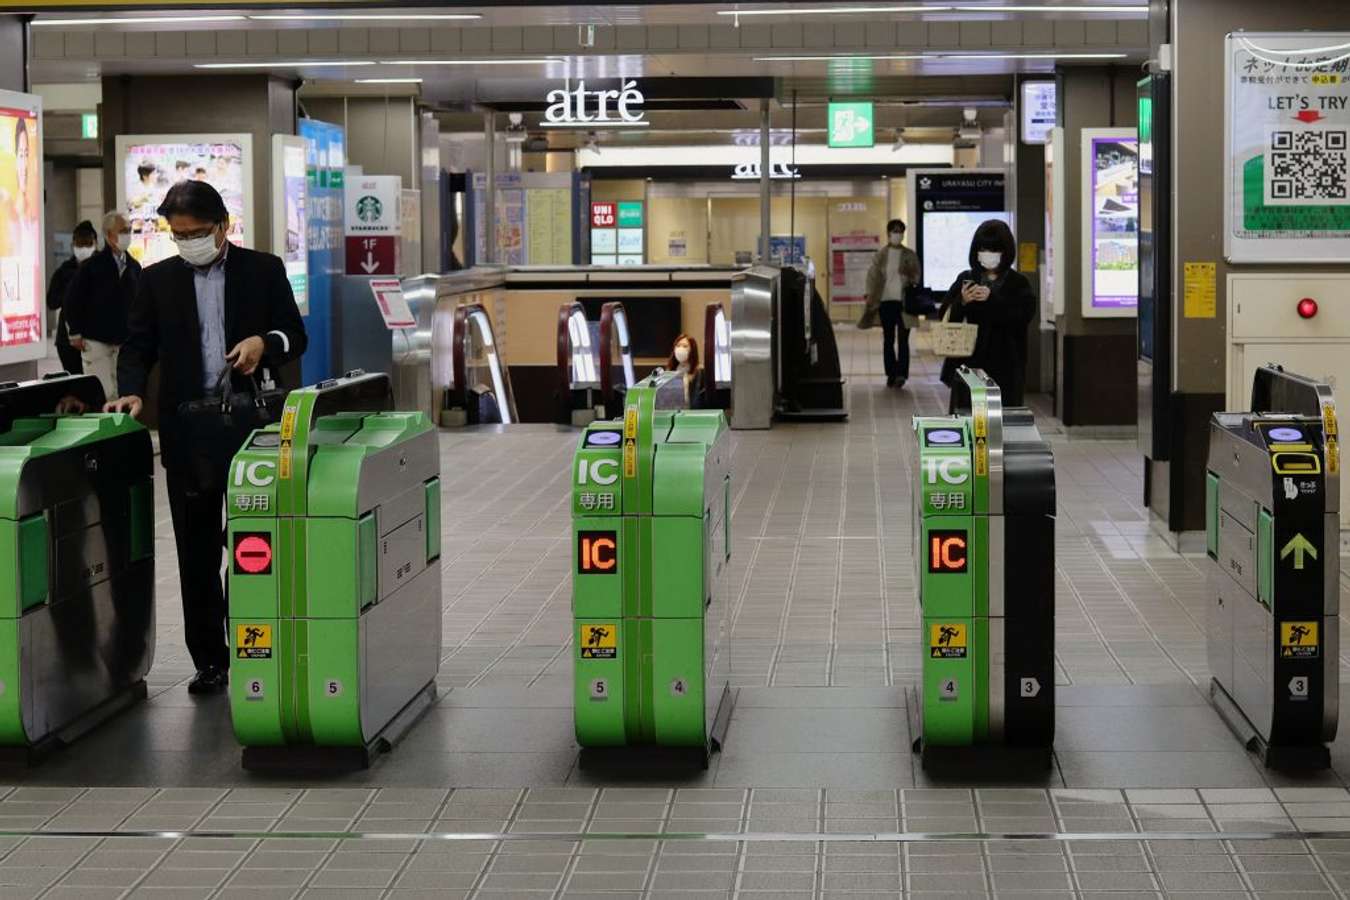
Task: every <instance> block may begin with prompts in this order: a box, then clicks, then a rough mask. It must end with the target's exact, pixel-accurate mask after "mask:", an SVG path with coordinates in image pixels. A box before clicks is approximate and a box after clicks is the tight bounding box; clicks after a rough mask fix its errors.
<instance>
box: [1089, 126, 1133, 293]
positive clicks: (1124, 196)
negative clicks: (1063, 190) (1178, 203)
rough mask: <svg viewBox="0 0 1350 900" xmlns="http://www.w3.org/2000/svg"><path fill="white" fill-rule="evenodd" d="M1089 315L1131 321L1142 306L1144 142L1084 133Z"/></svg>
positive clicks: (1113, 131)
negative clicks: (1141, 168) (1141, 177)
mask: <svg viewBox="0 0 1350 900" xmlns="http://www.w3.org/2000/svg"><path fill="white" fill-rule="evenodd" d="M1081 135H1082V137H1081V139H1082V153H1083V168H1082V171H1083V175H1084V178H1083V200H1082V203H1083V205H1082V222H1083V248H1084V250H1085V251H1086V252H1085V253H1084V257H1085V262H1086V263H1087V264H1086V265H1084V266H1083V290H1082V303H1083V315H1084V316H1085V317H1089V318H1093V317H1095V318H1109V317H1116V318H1121V317H1128V316H1133V315H1134V314H1135V310H1136V309H1137V307H1138V306H1139V137H1138V133H1137V132H1136V131H1135V129H1133V128H1084V129H1083V130H1082V132H1081Z"/></svg>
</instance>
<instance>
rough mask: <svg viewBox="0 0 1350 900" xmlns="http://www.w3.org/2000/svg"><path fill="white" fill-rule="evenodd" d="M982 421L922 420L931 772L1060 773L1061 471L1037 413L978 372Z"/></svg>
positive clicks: (916, 700) (973, 387) (920, 716)
mask: <svg viewBox="0 0 1350 900" xmlns="http://www.w3.org/2000/svg"><path fill="white" fill-rule="evenodd" d="M958 377H959V378H961V379H962V381H964V383H965V385H966V387H967V388H968V389H969V391H970V399H971V409H970V414H969V415H958V416H947V417H940V418H932V417H916V418H915V419H914V431H915V435H916V437H917V438H918V460H919V471H918V476H917V482H916V484H915V488H914V495H913V496H914V517H915V522H914V536H915V553H914V560H915V565H916V569H917V571H916V579H917V582H918V584H919V604H920V610H921V616H922V629H921V630H922V637H921V641H922V660H923V678H922V683H921V685H920V688H919V690H918V691H916V692H912V693H911V696H910V703H909V710H910V715H911V719H912V723H911V727H912V730H913V733H914V734H915V735H918V737H917V738H916V740H915V750H917V751H919V752H920V753H921V754H922V756H921V759H922V762H923V765H924V767H925V768H926V769H932V768H945V767H947V766H952V767H957V768H960V767H963V766H969V765H972V764H977V765H980V766H988V765H996V766H998V765H1006V766H1008V767H1009V768H1012V769H1023V768H1026V767H1031V766H1047V767H1048V766H1049V765H1050V762H1051V746H1052V743H1053V740H1054V733H1055V682H1054V657H1055V582H1054V574H1055V468H1054V456H1053V455H1052V453H1051V451H1050V447H1049V445H1048V444H1047V443H1046V442H1045V441H1044V440H1042V439H1041V436H1040V433H1039V432H1038V431H1037V429H1036V425H1035V421H1034V419H1033V417H1032V415H1031V412H1030V410H1027V409H1021V408H1009V409H1005V408H1004V407H1003V404H1002V399H1001V396H1000V392H999V389H998V386H997V385H996V384H995V383H994V382H993V380H992V379H990V378H989V377H988V376H986V375H985V374H984V373H983V372H981V371H978V370H971V369H967V368H964V367H962V368H961V369H960V370H959V371H958Z"/></svg>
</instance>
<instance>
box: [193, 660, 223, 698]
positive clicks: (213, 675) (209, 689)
mask: <svg viewBox="0 0 1350 900" xmlns="http://www.w3.org/2000/svg"><path fill="white" fill-rule="evenodd" d="M229 683H230V673H229V672H228V671H226V670H225V669H221V668H217V667H216V666H212V667H211V668H209V669H202V670H201V671H200V672H198V673H197V674H196V675H194V676H192V680H191V681H189V682H188V693H189V694H219V693H220V692H221V691H223V690H225V688H226V686H227V685H229Z"/></svg>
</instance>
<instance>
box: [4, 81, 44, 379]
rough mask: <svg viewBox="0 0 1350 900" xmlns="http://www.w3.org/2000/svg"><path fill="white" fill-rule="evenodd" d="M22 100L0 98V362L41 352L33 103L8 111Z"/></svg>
mask: <svg viewBox="0 0 1350 900" xmlns="http://www.w3.org/2000/svg"><path fill="white" fill-rule="evenodd" d="M26 99H28V98H27V96H26V95H23V94H11V93H7V92H0V362H9V361H11V359H13V360H14V361H17V360H18V359H33V358H35V357H40V356H41V355H43V354H42V352H41V351H42V350H43V349H45V347H44V340H45V336H44V335H43V333H42V329H43V314H42V312H43V309H44V306H43V301H44V299H45V291H44V285H43V269H44V262H45V261H44V259H43V237H42V143H41V135H40V133H39V131H40V129H39V122H40V117H39V114H38V111H37V110H38V105H37V100H36V98H32V101H33V106H32V108H22V107H20V106H17V105H16V106H10V105H8V104H10V103H18V102H20V101H23V100H26ZM19 348H36V349H35V350H34V352H33V353H29V354H24V353H22V352H21V351H19ZM11 349H13V350H15V351H16V354H6V353H4V351H6V350H11Z"/></svg>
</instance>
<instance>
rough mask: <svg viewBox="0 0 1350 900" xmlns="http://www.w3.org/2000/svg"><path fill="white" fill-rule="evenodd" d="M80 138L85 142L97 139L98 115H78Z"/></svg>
mask: <svg viewBox="0 0 1350 900" xmlns="http://www.w3.org/2000/svg"><path fill="white" fill-rule="evenodd" d="M80 137H82V138H84V139H85V140H87V141H93V140H97V139H98V113H83V114H81V115H80Z"/></svg>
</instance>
